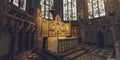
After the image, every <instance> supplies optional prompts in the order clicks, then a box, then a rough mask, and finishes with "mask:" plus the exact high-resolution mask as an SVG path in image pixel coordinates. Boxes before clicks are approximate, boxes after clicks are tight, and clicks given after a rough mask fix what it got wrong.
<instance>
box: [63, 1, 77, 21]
mask: <svg viewBox="0 0 120 60" xmlns="http://www.w3.org/2000/svg"><path fill="white" fill-rule="evenodd" d="M63 20H64V21H69V20H70V21H76V20H77V9H76V0H63Z"/></svg>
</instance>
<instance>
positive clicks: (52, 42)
mask: <svg viewBox="0 0 120 60" xmlns="http://www.w3.org/2000/svg"><path fill="white" fill-rule="evenodd" d="M78 46H79V43H78V39H77V38H76V37H48V45H47V48H48V50H49V51H51V52H54V53H61V52H63V51H67V50H70V49H74V48H76V47H78Z"/></svg>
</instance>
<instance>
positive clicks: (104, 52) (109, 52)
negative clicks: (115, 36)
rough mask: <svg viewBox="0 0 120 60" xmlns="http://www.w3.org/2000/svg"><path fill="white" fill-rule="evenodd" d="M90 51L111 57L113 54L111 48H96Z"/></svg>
mask: <svg viewBox="0 0 120 60" xmlns="http://www.w3.org/2000/svg"><path fill="white" fill-rule="evenodd" d="M90 53H91V54H93V55H97V56H102V57H106V58H111V57H112V56H113V53H114V49H113V48H96V49H95V50H93V51H92V52H90Z"/></svg>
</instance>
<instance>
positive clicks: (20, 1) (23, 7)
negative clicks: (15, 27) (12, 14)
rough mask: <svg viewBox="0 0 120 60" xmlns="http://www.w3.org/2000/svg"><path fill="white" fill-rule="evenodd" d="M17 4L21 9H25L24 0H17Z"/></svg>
mask: <svg viewBox="0 0 120 60" xmlns="http://www.w3.org/2000/svg"><path fill="white" fill-rule="evenodd" d="M19 5H20V6H19V7H20V8H21V9H22V10H26V0H19Z"/></svg>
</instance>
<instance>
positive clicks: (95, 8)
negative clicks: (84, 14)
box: [87, 0, 105, 19]
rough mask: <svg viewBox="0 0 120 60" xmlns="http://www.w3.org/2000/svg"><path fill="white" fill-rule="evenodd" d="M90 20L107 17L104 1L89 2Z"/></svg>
mask: <svg viewBox="0 0 120 60" xmlns="http://www.w3.org/2000/svg"><path fill="white" fill-rule="evenodd" d="M87 3H88V18H89V19H92V18H97V17H101V16H105V6H104V0H87Z"/></svg>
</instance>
